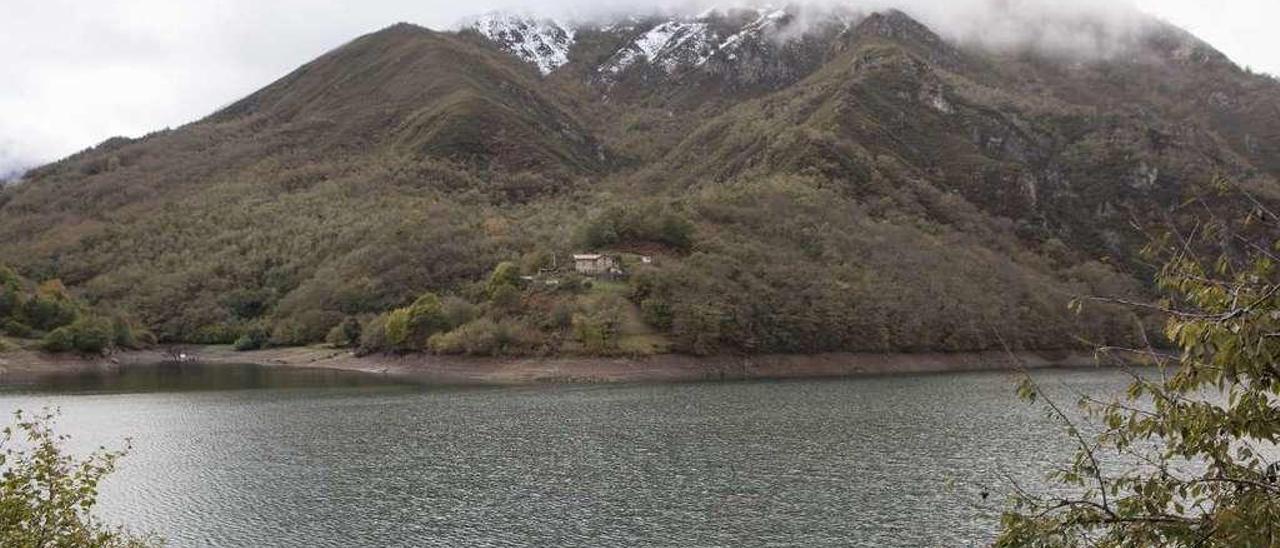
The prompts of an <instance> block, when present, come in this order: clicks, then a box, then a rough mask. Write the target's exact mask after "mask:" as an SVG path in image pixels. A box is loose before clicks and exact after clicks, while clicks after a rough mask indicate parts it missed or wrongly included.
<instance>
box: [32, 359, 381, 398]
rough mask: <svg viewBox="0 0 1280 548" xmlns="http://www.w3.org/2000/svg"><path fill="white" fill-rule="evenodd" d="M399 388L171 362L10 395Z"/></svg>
mask: <svg viewBox="0 0 1280 548" xmlns="http://www.w3.org/2000/svg"><path fill="white" fill-rule="evenodd" d="M395 383H396V381H395V380H393V379H391V378H389V377H383V376H379V375H371V374H366V373H358V372H352V371H338V370H332V369H305V368H297V367H269V366H260V365H251V364H227V365H205V364H200V363H193V362H184V363H173V362H169V363H157V364H152V365H135V366H128V367H121V368H119V369H117V370H111V371H85V372H79V373H70V374H64V375H55V376H50V377H46V378H43V379H41V380H39V381H37V382H34V383H32V384H28V385H23V386H19V387H14V388H10V389H9V390H10V391H13V390H34V391H43V392H69V393H85V392H186V391H193V390H254V389H267V388H274V389H282V388H317V387H331V388H332V387H345V388H354V387H361V386H382V385H388V384H395Z"/></svg>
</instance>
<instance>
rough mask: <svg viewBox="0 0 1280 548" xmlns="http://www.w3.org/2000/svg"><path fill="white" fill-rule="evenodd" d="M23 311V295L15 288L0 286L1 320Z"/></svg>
mask: <svg viewBox="0 0 1280 548" xmlns="http://www.w3.org/2000/svg"><path fill="white" fill-rule="evenodd" d="M21 311H22V294H21V293H19V292H18V289H17V288H15V287H9V286H7V285H4V284H0V318H8V317H10V316H14V315H16V314H18V313H20V312H21Z"/></svg>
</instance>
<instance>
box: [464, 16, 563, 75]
mask: <svg viewBox="0 0 1280 548" xmlns="http://www.w3.org/2000/svg"><path fill="white" fill-rule="evenodd" d="M462 26H463V27H464V28H471V29H474V30H475V31H476V32H479V33H480V34H482V35H484V36H485V37H486V38H488V39H490V40H492V41H493V42H494V43H496V44H498V45H499V46H501V47H502V49H504V50H506V51H507V52H508V53H511V54H512V55H515V56H516V57H519V58H521V59H523V60H525V61H527V62H529V63H533V64H534V65H536V66H537V67H538V71H539V72H541V73H542V74H544V75H545V74H548V73H550V72H551V71H553V70H555V69H557V68H559V67H561V66H562V65H564V64H565V63H568V62H569V48H571V47H573V41H574V36H575V34H576V33H575V30H574V28H573V27H571V26H568V25H561V24H560V23H557V22H555V21H553V20H550V19H535V18H532V17H524V16H520V15H514V14H510V13H503V12H489V13H486V14H484V15H481V16H479V17H476V18H475V19H472V20H470V21H467V22H464V23H463V25H462Z"/></svg>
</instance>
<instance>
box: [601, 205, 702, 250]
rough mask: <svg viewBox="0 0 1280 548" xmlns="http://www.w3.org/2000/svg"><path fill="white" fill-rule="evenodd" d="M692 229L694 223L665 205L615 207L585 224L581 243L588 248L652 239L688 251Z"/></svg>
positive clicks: (691, 238)
mask: <svg viewBox="0 0 1280 548" xmlns="http://www.w3.org/2000/svg"><path fill="white" fill-rule="evenodd" d="M693 231H694V226H693V223H691V222H689V220H688V219H685V218H684V217H682V216H680V215H679V214H677V213H676V212H675V211H672V210H671V209H670V208H669V207H666V206H662V205H653V204H651V205H646V206H633V207H613V208H610V209H607V210H605V211H604V212H602V213H600V214H599V215H596V216H595V217H593V218H591V219H590V220H588V221H587V222H586V224H584V225H582V227H581V228H579V231H578V242H579V244H580V245H583V246H585V247H587V248H589V249H599V248H605V247H611V246H614V245H617V244H621V243H646V242H652V243H659V244H663V245H666V246H668V247H671V248H674V249H679V250H687V249H689V247H691V246H692V244H693Z"/></svg>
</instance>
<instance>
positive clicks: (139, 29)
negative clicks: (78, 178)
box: [0, 0, 1280, 175]
mask: <svg viewBox="0 0 1280 548" xmlns="http://www.w3.org/2000/svg"><path fill="white" fill-rule="evenodd" d="M626 1H627V0H530V1H525V2H515V1H511V0H475V1H472V2H457V1H448V0H360V1H343V0H0V175H3V172H4V171H6V169H8V168H12V167H15V166H29V165H32V164H38V163H43V162H47V161H51V160H55V159H57V158H60V157H63V156H65V155H68V154H71V153H73V152H75V151H77V150H80V149H83V148H86V147H89V146H92V145H94V144H96V143H98V142H101V141H103V140H104V139H106V138H108V137H111V136H115V135H125V136H140V135H142V134H145V133H147V132H149V131H153V130H156V129H162V128H165V127H173V126H178V125H181V124H183V123H186V122H189V121H192V120H194V119H197V118H200V117H202V116H204V115H206V114H209V113H210V112H212V111H214V110H216V109H217V108H219V107H221V106H224V105H226V104H229V103H231V102H232V101H234V100H235V99H237V98H240V97H242V96H244V95H246V94H248V93H250V92H252V91H254V90H255V89H258V88H260V87H262V86H264V85H266V84H268V83H270V82H271V81H273V80H275V79H276V78H279V77H280V76H283V75H284V74H286V73H287V72H289V71H290V70H292V69H293V68H295V67H297V66H298V65H300V64H302V63H305V62H307V61H308V60H310V59H313V58H315V57H316V56H318V55H320V54H322V53H324V52H325V51H328V50H330V49H332V48H334V47H336V46H338V45H341V44H342V43H344V42H346V41H348V40H350V39H352V38H354V37H356V36H358V35H360V34H364V33H366V32H370V31H373V30H376V29H379V28H382V27H385V26H387V25H389V24H391V23H395V22H398V21H409V22H413V23H418V24H421V25H424V26H428V27H432V28H446V27H450V26H453V25H454V24H455V23H456V22H457V21H458V20H459V19H461V18H463V17H465V16H468V15H474V14H477V13H481V12H484V11H488V10H490V9H498V8H507V7H510V6H522V7H523V8H525V9H527V10H533V11H536V12H539V13H549V14H552V15H555V16H559V17H565V16H570V15H572V14H579V15H581V14H584V13H588V12H590V11H593V10H599V9H601V6H607V7H612V8H613V9H617V8H619V7H620V6H624V5H625V2H626ZM683 1H684V2H704V3H705V2H706V1H708V0H683ZM828 1H836V0H828ZM851 1H852V2H854V3H857V2H863V3H867V2H876V3H880V4H883V3H889V4H893V3H894V0H851ZM1054 1H1057V2H1059V3H1058V4H1053V2H1054ZM1079 1H1080V0H901V2H900V3H901V4H904V7H906V9H907V11H908V12H911V11H913V10H915V11H920V12H923V15H924V18H925V19H932V21H931V22H933V23H935V24H937V25H946V24H948V23H947V22H949V21H957V20H964V21H970V22H971V21H975V20H979V19H980V18H981V17H982V14H981V13H980V12H978V11H975V8H974V6H975V5H977V4H984V5H989V4H995V5H1001V6H1006V7H1007V6H1009V5H1011V4H1014V5H1021V4H1027V3H1033V4H1034V3H1037V2H1038V3H1042V4H1046V3H1047V4H1050V5H1055V6H1061V5H1063V4H1062V2H1066V3H1068V4H1072V3H1077V4H1078V3H1079ZM1088 1H1092V2H1103V3H1104V4H1114V2H1111V1H1106V0H1088ZM1132 1H1133V2H1134V3H1135V4H1136V5H1137V7H1138V8H1139V9H1142V10H1144V11H1146V12H1148V13H1151V14H1153V15H1156V16H1158V17H1160V18H1163V19H1165V20H1167V21H1170V22H1172V23H1174V24H1177V25H1180V26H1182V27H1184V28H1187V29H1189V30H1191V31H1192V32H1193V33H1195V34H1196V35H1198V36H1200V37H1201V38H1203V39H1205V40H1206V41H1208V42H1209V43H1211V44H1213V45H1214V46H1216V47H1217V48H1218V49H1220V50H1222V51H1223V52H1225V53H1226V54H1227V55H1229V56H1230V57H1232V58H1233V59H1235V60H1236V61H1237V62H1239V63H1241V64H1244V65H1250V66H1252V67H1254V69H1255V70H1261V71H1266V72H1270V73H1272V74H1280V40H1277V39H1275V38H1273V36H1274V35H1275V32H1276V24H1277V22H1278V21H1280V0H1216V1H1208V0H1132ZM728 3H732V2H726V3H725V4H728ZM777 3H779V4H784V3H785V1H779V2H777ZM1086 3H1087V2H1086ZM644 5H646V6H647V5H652V2H646V3H645V4H644ZM895 5H896V4H895ZM1072 5H1075V4H1072ZM956 6H962V7H959V8H957V7H956ZM984 9H989V8H984ZM1055 9H1058V8H1057V7H1055Z"/></svg>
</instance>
